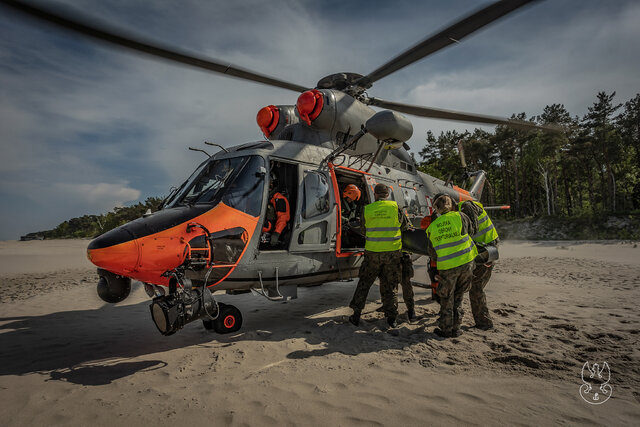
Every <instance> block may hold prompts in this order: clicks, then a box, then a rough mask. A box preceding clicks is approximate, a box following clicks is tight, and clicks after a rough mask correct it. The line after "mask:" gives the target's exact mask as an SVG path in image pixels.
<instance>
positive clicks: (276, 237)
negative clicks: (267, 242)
mask: <svg viewBox="0 0 640 427" xmlns="http://www.w3.org/2000/svg"><path fill="white" fill-rule="evenodd" d="M279 241H280V233H271V246H275V245H277V244H278V242H279Z"/></svg>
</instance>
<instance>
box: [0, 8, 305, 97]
mask: <svg viewBox="0 0 640 427" xmlns="http://www.w3.org/2000/svg"><path fill="white" fill-rule="evenodd" d="M0 3H2V4H5V5H7V6H9V7H11V8H13V9H14V10H16V11H19V12H22V13H24V14H27V15H29V16H31V17H34V18H38V19H40V20H43V21H46V22H48V23H50V24H55V25H57V26H59V27H62V28H64V29H66V30H69V31H73V32H75V33H79V34H82V35H83V36H88V37H92V38H94V39H97V40H100V41H103V42H107V43H110V44H113V45H116V46H121V47H125V48H128V49H131V50H134V51H138V52H143V53H146V54H148V55H151V56H155V57H159V58H163V59H166V60H169V61H172V62H177V63H180V64H186V65H190V66H192V67H196V68H200V69H204V70H207V71H213V72H215V73H220V74H225V75H228V76H231V77H237V78H239V79H244V80H250V81H253V82H257V83H262V84H265V85H269V86H275V87H279V88H282V89H289V90H293V91H295V92H304V91H306V90H307V89H308V88H307V87H305V86H300V85H297V84H294V83H289V82H286V81H283V80H278V79H276V78H273V77H269V76H266V75H264V74H258V73H254V72H253V71H249V70H246V69H242V68H240V67H236V66H234V65H232V64H229V63H225V62H220V61H218V60H215V59H212V58H205V57H201V56H196V55H194V54H191V53H188V52H186V51H181V50H180V49H177V48H173V47H168V46H162V45H160V44H158V43H151V42H149V41H144V40H142V39H136V38H135V37H132V36H128V35H125V33H124V32H122V31H120V30H116V29H110V28H107V27H106V26H105V25H104V24H103V25H102V26H99V25H94V26H90V25H87V24H84V23H82V22H81V21H82V20H84V19H81V18H80V17H79V16H77V15H76V14H75V13H74V14H73V15H74V16H70V15H69V14H67V16H63V15H61V14H59V13H53V12H50V11H48V10H45V9H42V8H39V7H35V6H32V5H28V4H26V3H23V2H21V1H15V0H0Z"/></svg>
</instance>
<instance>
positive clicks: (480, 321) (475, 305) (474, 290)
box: [460, 203, 498, 328]
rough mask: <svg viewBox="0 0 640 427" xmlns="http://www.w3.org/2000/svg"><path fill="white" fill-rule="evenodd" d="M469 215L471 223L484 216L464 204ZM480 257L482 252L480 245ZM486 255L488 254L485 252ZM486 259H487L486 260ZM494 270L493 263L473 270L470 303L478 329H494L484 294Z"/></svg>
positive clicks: (477, 209)
mask: <svg viewBox="0 0 640 427" xmlns="http://www.w3.org/2000/svg"><path fill="white" fill-rule="evenodd" d="M460 210H461V211H462V212H464V213H465V214H467V216H468V217H469V219H470V220H471V222H473V223H475V224H476V228H477V223H478V216H479V215H480V214H482V209H480V207H478V206H476V205H475V204H473V203H464V204H463V205H462V208H461V209H460ZM497 244H498V239H496V240H494V241H493V242H491V243H489V245H493V246H496V245H497ZM478 249H479V252H480V255H479V256H481V255H482V251H481V250H480V246H479V245H478ZM485 254H486V252H485ZM485 259H486V258H485ZM492 270H493V263H491V264H489V266H487V265H486V264H484V263H478V264H476V268H475V269H474V270H473V281H472V282H471V289H469V303H470V304H471V312H472V313H473V319H474V320H475V322H476V327H478V328H491V327H493V320H491V315H489V308H488V307H487V296H486V295H485V293H484V288H485V286H487V283H489V279H491V272H492Z"/></svg>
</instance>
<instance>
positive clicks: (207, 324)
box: [202, 319, 213, 331]
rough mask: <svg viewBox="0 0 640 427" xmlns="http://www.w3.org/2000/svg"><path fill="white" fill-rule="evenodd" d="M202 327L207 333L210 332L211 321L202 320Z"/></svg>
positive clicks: (211, 327)
mask: <svg viewBox="0 0 640 427" xmlns="http://www.w3.org/2000/svg"><path fill="white" fill-rule="evenodd" d="M202 326H204V328H205V329H206V330H207V331H210V330H212V329H213V320H211V319H202Z"/></svg>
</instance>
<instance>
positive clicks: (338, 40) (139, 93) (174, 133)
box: [0, 0, 640, 238]
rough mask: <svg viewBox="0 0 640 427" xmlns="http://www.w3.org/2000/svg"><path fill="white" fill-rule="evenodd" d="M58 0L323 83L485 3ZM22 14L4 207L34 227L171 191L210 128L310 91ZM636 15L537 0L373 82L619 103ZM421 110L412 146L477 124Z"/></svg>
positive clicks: (578, 105)
mask: <svg viewBox="0 0 640 427" xmlns="http://www.w3.org/2000/svg"><path fill="white" fill-rule="evenodd" d="M60 3H62V4H67V5H70V6H73V7H74V8H75V9H77V10H81V11H86V12H85V13H86V14H87V15H91V16H95V17H99V18H100V19H101V20H103V21H104V22H109V23H113V25H117V26H118V27H121V28H124V29H125V30H126V31H130V32H134V33H136V34H142V35H144V36H145V37H148V38H150V39H153V40H158V41H160V42H161V43H165V44H167V45H171V46H177V47H180V48H182V49H187V50H190V51H193V52H197V53H200V54H203V55H206V56H210V57H213V58H219V59H224V60H225V61H228V62H230V63H233V64H235V65H238V66H241V67H244V68H248V69H252V70H255V71H257V72H260V73H263V74H267V75H272V76H275V77H277V78H280V79H282V80H290V81H292V82H294V83H297V84H301V85H309V86H310V87H311V86H313V85H315V82H316V81H317V80H319V79H320V78H322V77H323V76H325V75H328V74H331V73H335V72H340V71H353V72H359V73H363V74H364V73H367V72H370V71H372V70H373V69H375V68H377V67H378V66H379V65H381V64H383V63H384V62H386V61H387V60H388V59H390V58H392V57H393V56H395V55H396V54H398V53H399V52H401V51H403V50H405V49H407V48H409V47H410V46H412V45H414V44H415V43H417V42H418V41H420V40H421V39H422V38H424V37H425V36H426V35H428V34H430V33H431V32H433V31H435V30H436V29H438V28H440V27H442V26H443V25H444V24H445V23H448V22H451V21H452V20H454V19H456V18H458V17H459V16H460V15H461V14H464V13H466V12H468V11H469V10H473V9H474V8H476V7H481V6H482V5H484V4H488V3H489V1H485V2H482V3H481V4H480V5H479V4H478V2H477V1H476V0H458V1H451V2H444V3H443V2H415V1H397V2H393V3H388V2H364V1H361V2H348V3H345V4H343V2H338V1H334V0H331V1H330V2H329V3H323V2H321V3H318V2H313V1H311V0H304V1H293V0H281V1H278V0H273V1H270V2H264V1H258V0H252V1H248V2H225V1H211V2H202V1H197V0H185V1H181V2H148V1H131V0H128V1H124V0H117V1H116V0H113V1H108V2H95V1H92V0H64V1H58V2H56V3H55V4H60ZM14 18H15V17H14V16H9V15H8V14H7V16H5V15H0V147H1V149H2V156H0V192H1V193H2V194H4V195H6V196H7V197H10V198H11V201H12V202H11V206H10V207H9V206H7V204H5V206H4V207H2V208H1V209H2V211H0V213H1V214H3V218H5V219H6V218H7V217H8V216H9V215H13V216H14V217H17V218H29V224H31V225H30V226H31V227H32V228H31V229H26V230H23V232H27V231H34V230H35V229H42V228H46V227H50V226H55V225H56V224H57V223H58V222H60V221H61V220H64V219H68V218H70V217H74V216H79V215H82V214H84V213H99V212H104V211H107V210H109V209H111V208H113V207H114V206H115V205H116V204H122V203H127V202H131V201H135V200H136V198H139V197H147V196H159V195H163V194H166V193H167V191H168V188H169V187H170V186H171V185H176V184H179V183H180V182H181V181H182V180H184V179H185V178H186V177H187V176H188V175H190V173H191V172H192V170H193V169H194V168H195V166H196V165H197V164H198V163H200V162H201V161H202V160H203V158H204V157H203V155H202V154H201V153H195V152H192V151H188V150H187V147H188V146H197V147H199V148H205V149H207V150H211V147H205V146H204V145H203V144H202V142H203V141H205V140H208V141H212V142H216V143H219V144H222V145H223V146H231V145H235V144H241V143H244V142H247V141H252V140H259V139H262V135H261V133H260V130H259V129H258V127H257V125H256V123H255V115H256V113H257V112H258V110H259V109H260V108H261V107H263V106H265V105H269V104H276V105H277V104H294V103H295V101H296V98H297V96H298V94H296V93H295V92H291V91H286V90H281V89H277V88H271V87H266V86H263V85H259V84H254V83H250V82H245V81H241V80H238V79H232V78H227V77H224V76H220V75H215V74H210V73H205V72H202V71H198V70H194V69H190V68H188V67H181V66H177V65H173V64H169V63H165V62H162V61H160V62H158V61H156V60H152V59H148V58H146V57H144V56H138V55H131V54H129V53H127V52H125V51H122V50H114V49H111V48H109V47H105V46H102V45H97V44H95V43H93V42H90V41H87V40H85V39H81V38H78V37H75V36H72V35H69V34H67V33H64V32H60V31H58V30H56V29H52V28H49V27H46V26H41V25H33V23H32V22H29V21H26V20H22V19H14ZM638 21H640V5H637V4H634V3H633V2H615V4H614V3H613V2H611V3H609V2H607V4H606V5H602V4H601V3H600V2H597V1H588V0H585V1H581V2H541V3H540V4H538V5H536V6H534V7H531V8H529V9H528V10H526V11H523V12H522V13H520V14H517V15H516V16H514V17H513V19H511V18H510V19H506V20H504V21H501V22H500V23H499V24H496V25H495V26H493V27H491V28H489V29H487V30H484V31H482V32H480V33H479V34H477V35H474V36H473V37H470V38H469V39H468V40H465V41H464V42H463V43H462V44H460V45H456V46H452V47H451V48H449V49H447V50H445V51H443V52H439V53H437V54H436V55H434V56H433V57H430V58H427V59H425V60H422V61H419V62H417V63H415V64H412V65H411V66H409V67H407V68H406V69H404V70H402V71H400V72H398V73H396V74H394V75H392V76H389V77H387V78H385V79H383V80H381V81H379V82H377V83H376V85H375V87H374V88H372V89H371V90H370V94H371V95H372V96H378V97H381V98H386V99H389V100H394V101H398V102H406V103H414V104H421V105H428V106H434V107H440V108H450V109H458V110H462V111H470V112H478V113H484V114H491V115H507V116H508V115H510V114H511V113H514V112H520V111H526V112H527V113H528V114H530V115H531V114H538V113H540V112H541V110H542V108H544V105H546V104H548V103H553V102H560V103H564V104H565V105H566V106H567V108H568V109H569V111H570V112H572V113H573V114H583V113H584V112H585V111H586V108H587V106H588V105H590V103H591V102H593V101H594V100H595V94H596V93H597V91H598V90H607V91H612V90H617V91H618V100H619V101H622V100H626V99H628V98H630V97H631V96H633V95H634V94H635V93H636V92H637V91H638V89H637V87H636V86H637V82H638V80H637V71H636V70H637V69H639V68H640V64H638V61H639V60H638V58H637V55H635V56H634V55H630V54H629V52H631V51H634V48H635V44H636V43H637V40H638V39H639V36H640V34H639V33H638V28H639V27H638V26H637V25H636V23H637V22H638ZM411 120H412V122H413V124H414V128H415V132H414V137H413V138H412V140H411V141H410V145H411V146H412V147H414V148H415V150H416V151H419V150H420V148H422V145H423V144H424V137H425V135H426V131H427V130H428V129H432V130H434V131H436V133H437V132H439V131H440V130H448V129H465V128H473V127H475V126H473V125H471V126H468V125H466V124H458V123H454V122H445V121H434V120H424V119H414V118H411ZM488 129H491V127H489V128H488ZM136 194H137V196H136V197H134V196H135V195H136ZM27 212H28V214H27ZM38 218H40V220H39V221H40V222H39V223H38ZM16 221H17V220H16ZM16 221H14V222H11V221H8V220H7V221H2V224H3V225H1V226H0V238H3V237H4V238H6V237H5V236H10V235H12V233H16V231H15V227H16V225H15V224H16ZM55 221H57V222H55ZM38 224H40V225H38ZM22 227H23V228H24V227H26V225H24V226H22ZM16 237H17V236H16Z"/></svg>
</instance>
